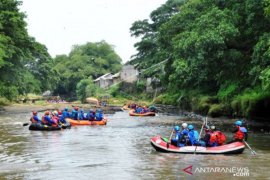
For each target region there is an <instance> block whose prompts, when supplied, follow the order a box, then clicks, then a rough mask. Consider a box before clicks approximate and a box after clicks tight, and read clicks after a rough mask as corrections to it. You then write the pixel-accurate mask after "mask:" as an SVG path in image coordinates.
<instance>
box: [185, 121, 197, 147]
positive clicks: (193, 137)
mask: <svg viewBox="0 0 270 180" xmlns="http://www.w3.org/2000/svg"><path fill="white" fill-rule="evenodd" d="M198 139H199V133H198V131H196V130H194V127H193V125H191V124H190V125H188V142H187V145H192V146H193V145H197V144H198Z"/></svg>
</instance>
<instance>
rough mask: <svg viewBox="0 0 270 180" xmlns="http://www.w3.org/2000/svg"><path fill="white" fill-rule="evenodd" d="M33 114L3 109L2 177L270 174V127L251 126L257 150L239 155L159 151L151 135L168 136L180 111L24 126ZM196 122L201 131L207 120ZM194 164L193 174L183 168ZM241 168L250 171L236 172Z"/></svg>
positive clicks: (0, 123) (251, 138)
mask: <svg viewBox="0 0 270 180" xmlns="http://www.w3.org/2000/svg"><path fill="white" fill-rule="evenodd" d="M29 116H30V113H17V114H13V115H10V114H7V113H5V114H1V115H0V179H12V180H13V179H56V180H58V179H59V180H63V179H65V180H66V179H78V180H79V179H80V180H82V179H125V180H129V179H198V178H199V179H229V178H232V179H243V178H246V179H253V178H255V179H270V171H269V169H270V154H269V152H270V148H269V140H270V131H269V128H268V129H267V128H266V130H264V131H263V132H262V130H261V128H257V129H256V128H254V127H252V126H251V128H250V130H251V131H252V133H250V134H249V140H248V143H249V144H250V146H251V147H252V148H253V149H254V150H255V151H256V152H257V155H255V156H252V155H251V153H250V150H249V149H248V148H246V149H245V151H244V153H243V154H239V155H193V154H187V155H186V154H172V153H159V152H156V151H155V150H154V149H153V148H152V146H151V145H150V138H151V137H153V136H155V135H158V134H159V135H162V136H164V137H169V136H170V133H171V129H172V127H173V125H174V124H180V123H182V120H181V119H180V117H179V116H175V115H165V114H159V115H158V116H156V117H130V116H129V115H128V112H127V111H125V112H117V113H115V114H111V115H107V117H108V124H107V125H106V126H95V127H89V126H80V127H72V128H71V129H66V130H61V131H54V132H40V131H29V130H28V127H27V126H25V127H23V126H22V124H23V123H25V122H28V121H29ZM192 123H194V124H195V125H196V127H197V129H198V131H199V129H200V127H201V124H202V122H199V121H194V122H192ZM220 128H221V129H222V128H224V127H220ZM225 129H226V128H225ZM227 134H228V136H229V137H231V134H230V133H228V132H227ZM189 166H192V175H191V174H188V173H186V172H184V171H183V169H185V168H187V167H189ZM207 168H208V169H207ZM211 168H212V170H211ZM213 168H216V170H217V168H220V169H221V168H227V169H226V172H225V170H224V169H223V170H224V171H218V172H217V171H215V172H213ZM200 169H201V170H202V169H204V172H199V171H198V170H200ZM209 169H210V170H209ZM236 169H237V171H238V170H239V169H240V170H241V169H244V170H245V171H244V172H245V173H242V174H241V173H240V174H239V173H238V174H236V175H233V174H234V173H232V172H234V171H235V170H236ZM242 172H243V171H242ZM246 172H248V173H246Z"/></svg>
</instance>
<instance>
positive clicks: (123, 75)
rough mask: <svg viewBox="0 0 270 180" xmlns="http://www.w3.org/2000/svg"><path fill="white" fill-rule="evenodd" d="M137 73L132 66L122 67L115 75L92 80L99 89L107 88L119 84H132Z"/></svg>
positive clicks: (105, 75)
mask: <svg viewBox="0 0 270 180" xmlns="http://www.w3.org/2000/svg"><path fill="white" fill-rule="evenodd" d="M138 74H139V72H138V71H137V70H136V69H135V68H134V66H132V65H125V66H123V68H122V70H121V71H120V72H118V73H116V74H111V73H107V74H104V75H102V76H100V77H99V78H97V79H95V80H94V83H95V84H96V85H97V86H99V87H100V88H103V89H105V88H108V87H110V86H111V85H113V84H117V83H119V82H122V81H124V82H128V83H133V82H136V81H137V79H138V78H137V77H138Z"/></svg>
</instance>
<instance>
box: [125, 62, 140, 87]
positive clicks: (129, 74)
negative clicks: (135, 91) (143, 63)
mask: <svg viewBox="0 0 270 180" xmlns="http://www.w3.org/2000/svg"><path fill="white" fill-rule="evenodd" d="M138 74H139V72H138V70H136V69H135V68H134V66H132V65H125V66H123V68H122V70H121V72H120V79H121V81H124V82H129V83H133V82H135V81H137V79H138Z"/></svg>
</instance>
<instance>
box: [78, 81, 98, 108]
mask: <svg viewBox="0 0 270 180" xmlns="http://www.w3.org/2000/svg"><path fill="white" fill-rule="evenodd" d="M98 89H99V88H98V87H97V86H96V85H95V84H94V83H93V80H92V79H82V80H81V81H80V82H79V83H78V84H77V86H76V93H77V97H78V99H79V100H80V101H81V102H82V103H85V101H86V98H87V97H95V96H96V95H97V92H98Z"/></svg>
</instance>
